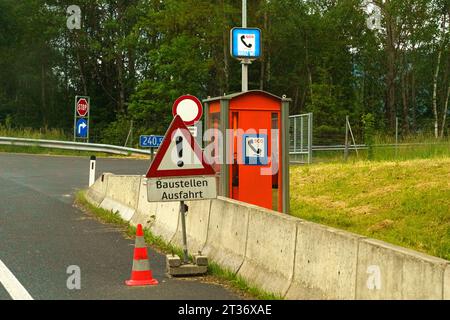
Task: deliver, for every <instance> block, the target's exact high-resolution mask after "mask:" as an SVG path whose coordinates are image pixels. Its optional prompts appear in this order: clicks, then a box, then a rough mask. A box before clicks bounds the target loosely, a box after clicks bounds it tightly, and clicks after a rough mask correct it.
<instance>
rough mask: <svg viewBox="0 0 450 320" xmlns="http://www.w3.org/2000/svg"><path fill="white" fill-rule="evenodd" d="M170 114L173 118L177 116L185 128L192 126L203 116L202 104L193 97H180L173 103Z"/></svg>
mask: <svg viewBox="0 0 450 320" xmlns="http://www.w3.org/2000/svg"><path fill="white" fill-rule="evenodd" d="M172 113H173V116H174V117H175V116H177V115H179V116H180V117H181V119H182V120H183V122H184V123H185V124H186V125H187V126H192V125H194V124H195V123H196V122H197V121H199V120H200V119H201V117H202V116H203V107H202V103H201V101H200V100H199V99H198V98H196V97H194V96H191V95H185V96H181V97H179V98H178V99H177V101H175V103H174V105H173V108H172Z"/></svg>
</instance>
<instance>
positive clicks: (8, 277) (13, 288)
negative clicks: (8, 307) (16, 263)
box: [0, 260, 33, 300]
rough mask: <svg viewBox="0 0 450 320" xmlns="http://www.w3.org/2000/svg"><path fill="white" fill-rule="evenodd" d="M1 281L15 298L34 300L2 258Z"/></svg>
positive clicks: (0, 261)
mask: <svg viewBox="0 0 450 320" xmlns="http://www.w3.org/2000/svg"><path fill="white" fill-rule="evenodd" d="M0 283H1V284H2V285H3V286H4V287H5V289H6V291H7V292H8V293H9V295H10V296H11V298H13V300H33V298H32V297H31V295H30V294H29V293H28V291H27V290H26V289H25V288H24V287H23V286H22V284H21V283H20V282H19V280H17V278H16V277H15V276H14V275H13V274H12V272H11V271H10V270H9V269H8V268H7V267H6V266H5V264H4V263H3V262H2V260H0Z"/></svg>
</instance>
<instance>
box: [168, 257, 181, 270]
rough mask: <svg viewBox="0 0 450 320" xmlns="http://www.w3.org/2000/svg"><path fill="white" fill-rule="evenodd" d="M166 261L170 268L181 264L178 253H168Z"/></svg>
mask: <svg viewBox="0 0 450 320" xmlns="http://www.w3.org/2000/svg"><path fill="white" fill-rule="evenodd" d="M166 262H167V267H168V268H177V267H179V266H181V258H180V257H179V256H177V255H171V254H168V255H167V256H166Z"/></svg>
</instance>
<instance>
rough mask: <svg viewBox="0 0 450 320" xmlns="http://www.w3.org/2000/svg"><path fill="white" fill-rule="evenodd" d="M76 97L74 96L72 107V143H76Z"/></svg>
mask: <svg viewBox="0 0 450 320" xmlns="http://www.w3.org/2000/svg"><path fill="white" fill-rule="evenodd" d="M77 100H78V99H77V96H75V104H74V107H73V110H74V114H73V142H77Z"/></svg>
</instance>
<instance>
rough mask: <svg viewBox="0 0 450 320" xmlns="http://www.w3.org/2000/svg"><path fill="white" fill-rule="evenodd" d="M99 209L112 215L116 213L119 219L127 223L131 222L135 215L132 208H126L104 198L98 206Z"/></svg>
mask: <svg viewBox="0 0 450 320" xmlns="http://www.w3.org/2000/svg"><path fill="white" fill-rule="evenodd" d="M100 208H102V209H105V210H108V211H112V212H114V213H116V212H117V213H118V214H119V215H120V217H121V218H122V219H123V220H125V221H127V222H129V221H131V218H133V215H134V213H135V210H134V209H133V208H130V207H127V206H126V205H124V204H122V203H120V202H118V201H116V200H113V199H111V198H105V199H104V200H103V201H102V203H101V204H100Z"/></svg>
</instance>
